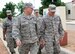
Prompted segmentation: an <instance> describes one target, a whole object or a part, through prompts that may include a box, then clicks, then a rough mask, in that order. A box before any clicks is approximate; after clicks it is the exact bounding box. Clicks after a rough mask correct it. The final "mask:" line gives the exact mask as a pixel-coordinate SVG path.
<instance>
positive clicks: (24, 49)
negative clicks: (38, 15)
mask: <svg viewBox="0 0 75 54" xmlns="http://www.w3.org/2000/svg"><path fill="white" fill-rule="evenodd" d="M23 11H24V12H23V14H21V15H20V16H18V17H17V18H16V19H15V20H14V21H13V22H14V23H13V28H12V35H13V37H14V39H15V40H16V44H17V46H18V47H19V54H28V52H29V51H30V54H37V51H38V49H37V48H38V46H37V41H38V38H37V35H36V19H35V17H34V16H33V15H32V11H33V5H32V4H31V3H25V4H24V7H23Z"/></svg>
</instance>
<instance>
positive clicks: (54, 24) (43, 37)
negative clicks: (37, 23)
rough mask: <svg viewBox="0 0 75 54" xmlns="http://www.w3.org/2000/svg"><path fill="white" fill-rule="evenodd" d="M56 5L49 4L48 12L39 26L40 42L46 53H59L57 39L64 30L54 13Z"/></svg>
mask: <svg viewBox="0 0 75 54" xmlns="http://www.w3.org/2000/svg"><path fill="white" fill-rule="evenodd" d="M55 11H56V6H55V5H53V4H51V5H49V8H48V14H47V15H46V16H45V17H44V18H43V21H42V25H41V28H40V44H41V45H42V47H44V46H45V50H46V52H47V53H46V54H59V53H60V45H59V40H60V39H61V38H62V37H63V35H64V30H63V27H62V24H61V19H60V17H59V16H57V15H55Z"/></svg>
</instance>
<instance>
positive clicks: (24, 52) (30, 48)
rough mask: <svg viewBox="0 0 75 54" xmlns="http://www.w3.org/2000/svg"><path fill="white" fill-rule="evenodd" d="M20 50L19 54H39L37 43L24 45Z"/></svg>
mask: <svg viewBox="0 0 75 54" xmlns="http://www.w3.org/2000/svg"><path fill="white" fill-rule="evenodd" d="M18 50H19V54H28V53H29V51H30V54H37V51H38V45H37V43H28V44H22V45H21V46H20V47H19V49H18Z"/></svg>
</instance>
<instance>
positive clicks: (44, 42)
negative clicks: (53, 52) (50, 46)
mask: <svg viewBox="0 0 75 54" xmlns="http://www.w3.org/2000/svg"><path fill="white" fill-rule="evenodd" d="M39 44H40V47H41V48H43V47H44V46H45V44H46V41H45V40H44V39H41V40H40V41H39Z"/></svg>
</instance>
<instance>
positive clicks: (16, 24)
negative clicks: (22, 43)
mask: <svg viewBox="0 0 75 54" xmlns="http://www.w3.org/2000/svg"><path fill="white" fill-rule="evenodd" d="M12 37H13V38H14V39H15V40H16V39H21V36H20V19H19V18H15V19H13V20H12Z"/></svg>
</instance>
